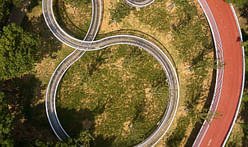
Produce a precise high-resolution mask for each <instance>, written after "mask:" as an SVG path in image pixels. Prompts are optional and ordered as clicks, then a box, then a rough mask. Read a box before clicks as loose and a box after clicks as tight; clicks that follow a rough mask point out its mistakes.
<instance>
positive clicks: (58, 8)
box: [54, 0, 91, 40]
mask: <svg viewBox="0 0 248 147" xmlns="http://www.w3.org/2000/svg"><path fill="white" fill-rule="evenodd" d="M54 14H55V18H56V20H57V22H58V24H59V25H60V26H61V28H63V30H65V32H67V33H68V34H70V35H72V36H74V37H76V38H78V39H81V40H83V39H84V37H85V35H86V33H87V31H88V26H87V28H86V27H85V28H83V29H82V28H80V27H78V26H77V25H76V24H75V23H73V21H72V20H71V19H70V17H69V15H68V13H67V12H66V7H65V4H64V2H63V1H61V0H55V5H54ZM90 20H91V19H90ZM67 26H71V28H68V27H67Z"/></svg>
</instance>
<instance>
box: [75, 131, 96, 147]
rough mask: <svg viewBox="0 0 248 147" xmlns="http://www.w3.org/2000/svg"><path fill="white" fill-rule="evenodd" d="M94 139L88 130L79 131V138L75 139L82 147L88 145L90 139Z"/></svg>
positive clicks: (88, 146) (87, 146)
mask: <svg viewBox="0 0 248 147" xmlns="http://www.w3.org/2000/svg"><path fill="white" fill-rule="evenodd" d="M93 140H94V137H93V136H92V135H91V133H90V131H89V130H85V131H82V132H80V135H79V138H78V139H76V140H75V141H76V142H77V143H78V144H80V145H82V146H83V147H90V143H91V141H93Z"/></svg>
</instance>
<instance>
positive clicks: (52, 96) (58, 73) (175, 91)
mask: <svg viewBox="0 0 248 147" xmlns="http://www.w3.org/2000/svg"><path fill="white" fill-rule="evenodd" d="M134 2H135V1H134ZM42 4H43V5H42V7H43V15H44V18H45V21H46V24H47V25H48V27H49V29H50V30H51V32H52V33H53V34H54V35H55V36H56V38H58V39H59V40H60V41H61V42H63V43H64V44H66V45H68V46H70V47H72V48H75V49H76V50H75V51H74V52H72V53H71V54H70V55H69V56H68V57H66V58H65V59H64V60H63V61H62V62H61V63H60V64H59V65H58V67H57V68H56V69H55V71H54V73H53V75H52V77H51V79H50V82H49V84H48V88H47V94H46V113H47V117H48V120H49V123H50V125H51V127H52V129H53V131H54V133H55V134H56V136H57V137H58V139H60V140H63V139H66V138H68V137H69V135H68V134H67V133H66V131H65V130H64V129H63V127H62V125H61V124H60V122H59V119H58V115H57V113H56V104H55V101H56V92H57V88H58V85H59V82H60V80H61V78H62V77H63V75H64V74H65V72H66V71H67V69H68V68H69V67H70V66H71V65H72V64H73V63H74V62H76V61H77V60H78V59H79V58H80V57H81V56H82V55H83V54H84V53H85V51H93V50H99V49H103V48H106V47H108V46H112V45H116V44H128V45H134V46H138V47H140V48H142V49H144V50H146V51H147V52H149V53H150V54H151V55H153V56H154V57H155V58H156V59H157V61H158V62H159V63H160V64H161V66H162V67H163V69H164V72H165V74H166V76H167V79H168V83H169V103H168V106H167V108H166V111H165V113H164V115H163V118H162V119H161V121H160V123H159V125H158V127H157V128H156V130H155V131H154V132H153V133H152V134H151V135H150V136H149V137H148V138H147V139H145V140H144V141H143V142H141V143H140V144H138V145H137V146H152V145H154V144H156V143H157V142H158V141H159V140H160V139H161V138H162V137H163V135H164V134H165V133H166V132H167V130H168V128H169V127H170V125H171V123H172V121H173V120H174V117H175V114H176V110H177V106H178V100H179V82H178V77H177V73H176V71H175V69H174V67H173V64H172V63H171V61H170V60H169V58H168V57H167V56H166V54H165V53H164V52H163V51H162V50H161V49H160V48H159V47H157V46H156V45H155V44H153V43H152V42H150V41H148V40H145V39H143V38H141V37H137V36H133V35H115V36H110V37H106V38H103V39H100V40H96V41H93V39H94V38H95V36H96V34H97V32H98V29H99V26H100V20H101V0H92V21H91V24H90V28H89V31H88V32H87V34H86V37H85V39H84V40H79V39H76V38H74V37H72V36H70V35H69V34H67V33H66V32H65V31H64V30H63V29H62V28H61V27H60V26H59V25H58V23H57V21H56V19H55V17H54V14H53V5H52V4H53V1H52V0H43V1H42Z"/></svg>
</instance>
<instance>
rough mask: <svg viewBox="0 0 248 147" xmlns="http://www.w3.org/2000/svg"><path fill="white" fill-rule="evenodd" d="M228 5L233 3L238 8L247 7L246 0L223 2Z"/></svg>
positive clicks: (227, 0) (247, 1)
mask: <svg viewBox="0 0 248 147" xmlns="http://www.w3.org/2000/svg"><path fill="white" fill-rule="evenodd" d="M225 1H226V2H228V3H233V4H235V5H236V6H237V7H239V8H244V7H245V5H248V0H225Z"/></svg>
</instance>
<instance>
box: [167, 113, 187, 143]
mask: <svg viewBox="0 0 248 147" xmlns="http://www.w3.org/2000/svg"><path fill="white" fill-rule="evenodd" d="M189 122H190V120H189V118H187V117H180V118H179V119H178V123H177V127H176V129H175V130H174V131H173V133H172V135H170V137H169V138H168V139H167V145H168V146H170V147H178V146H179V145H180V143H181V141H182V139H183V138H184V137H185V133H186V129H187V127H188V125H189Z"/></svg>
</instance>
